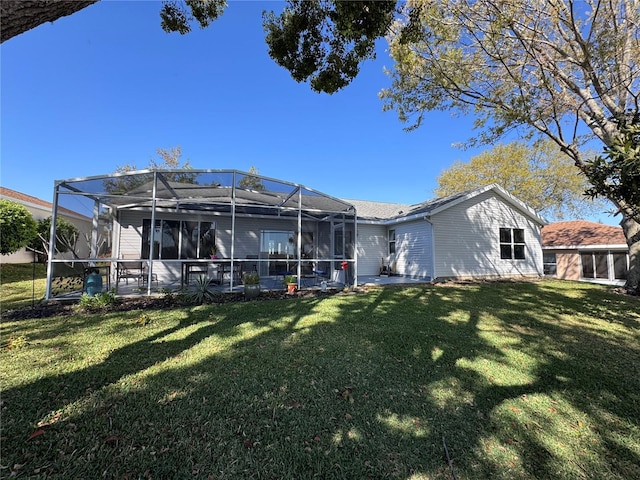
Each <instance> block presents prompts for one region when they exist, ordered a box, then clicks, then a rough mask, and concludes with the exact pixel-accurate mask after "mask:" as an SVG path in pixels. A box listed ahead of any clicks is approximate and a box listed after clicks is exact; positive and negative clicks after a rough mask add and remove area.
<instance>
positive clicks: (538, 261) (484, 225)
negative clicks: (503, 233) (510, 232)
mask: <svg viewBox="0 0 640 480" xmlns="http://www.w3.org/2000/svg"><path fill="white" fill-rule="evenodd" d="M431 221H432V223H433V229H434V243H435V258H436V260H435V261H436V265H435V276H436V277H441V278H447V277H486V276H520V275H525V276H527V275H542V245H541V234H540V228H539V226H538V225H537V224H536V223H534V222H533V220H531V219H530V218H529V217H528V216H525V215H523V214H522V213H520V212H519V211H518V210H516V209H514V208H512V207H511V206H510V205H508V204H507V203H505V202H504V201H502V199H501V198H499V197H497V196H496V195H495V194H494V193H493V192H491V191H489V192H485V193H483V194H481V195H478V196H476V197H474V198H472V199H470V200H467V201H465V202H462V203H460V204H458V205H455V206H453V207H451V208H448V209H446V210H444V211H442V212H440V213H438V214H436V215H434V216H433V217H432V218H431ZM500 228H516V229H523V230H524V237H525V238H524V241H525V259H524V260H506V259H501V258H500V233H499V229H500Z"/></svg>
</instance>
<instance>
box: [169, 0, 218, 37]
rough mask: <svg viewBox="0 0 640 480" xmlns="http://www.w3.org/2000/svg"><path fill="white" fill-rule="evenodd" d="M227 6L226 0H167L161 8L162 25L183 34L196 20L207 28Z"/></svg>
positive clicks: (170, 30)
mask: <svg viewBox="0 0 640 480" xmlns="http://www.w3.org/2000/svg"><path fill="white" fill-rule="evenodd" d="M226 7H227V2H226V1H225V0H184V5H183V4H182V2H177V1H166V2H164V3H163V5H162V9H161V10H160V19H161V22H160V26H161V27H162V29H163V30H164V31H165V32H167V33H170V32H178V33H180V34H181V35H184V34H185V33H189V32H190V31H191V23H192V22H194V21H196V22H197V23H198V24H199V25H200V28H206V27H208V26H209V24H210V23H211V22H212V21H213V20H215V19H217V18H218V17H219V16H220V15H222V13H223V12H224V9H225V8H226Z"/></svg>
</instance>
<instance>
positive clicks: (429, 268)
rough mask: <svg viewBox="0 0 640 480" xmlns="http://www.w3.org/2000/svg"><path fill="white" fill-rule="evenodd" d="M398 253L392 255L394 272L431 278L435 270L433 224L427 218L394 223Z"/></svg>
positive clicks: (407, 275)
mask: <svg viewBox="0 0 640 480" xmlns="http://www.w3.org/2000/svg"><path fill="white" fill-rule="evenodd" d="M394 228H395V231H396V254H395V255H392V256H391V258H390V260H391V266H392V268H393V269H394V273H396V274H397V275H403V276H405V277H413V278H431V277H432V272H433V254H432V240H431V239H432V235H431V224H430V223H429V222H428V221H426V220H423V219H421V220H415V221H412V222H406V223H400V224H397V225H394Z"/></svg>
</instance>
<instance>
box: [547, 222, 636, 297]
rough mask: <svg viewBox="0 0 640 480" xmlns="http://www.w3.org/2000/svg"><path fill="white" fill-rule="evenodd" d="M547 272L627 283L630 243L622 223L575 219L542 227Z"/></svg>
mask: <svg viewBox="0 0 640 480" xmlns="http://www.w3.org/2000/svg"><path fill="white" fill-rule="evenodd" d="M542 251H543V255H544V273H545V275H548V276H553V277H556V278H561V279H565V280H581V281H588V282H597V283H606V284H612V285H624V283H625V280H626V278H627V272H628V270H629V247H628V246H627V242H626V239H625V236H624V233H623V231H622V228H621V227H614V226H610V225H603V224H600V223H594V222H587V221H585V220H574V221H569V222H555V223H550V224H549V225H546V226H545V227H544V228H543V229H542Z"/></svg>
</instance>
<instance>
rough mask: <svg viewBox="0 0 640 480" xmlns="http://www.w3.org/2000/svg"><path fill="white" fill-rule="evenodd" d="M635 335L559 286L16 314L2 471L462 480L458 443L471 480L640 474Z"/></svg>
mask: <svg viewBox="0 0 640 480" xmlns="http://www.w3.org/2000/svg"><path fill="white" fill-rule="evenodd" d="M3 288H4V286H3ZM639 327H640V299H638V298H630V297H624V296H619V295H616V294H613V293H610V292H609V291H608V290H607V289H606V288H603V287H600V286H595V285H590V284H578V283H568V282H566V283H565V282H556V281H543V282H535V283H524V282H523V283H479V284H465V285H445V286H438V287H431V286H424V287H419V288H418V287H410V288H384V289H375V290H371V291H369V292H367V293H366V294H357V295H356V294H350V295H338V296H332V297H321V298H315V299H289V300H277V301H265V302H242V303H237V304H222V305H209V306H197V307H191V308H178V309H171V310H163V311H149V310H145V311H131V312H127V313H126V314H123V313H119V314H115V313H114V314H100V315H78V316H71V317H59V318H49V319H46V320H42V319H34V320H21V321H11V322H8V321H3V323H2V326H1V328H2V330H1V333H2V339H3V350H2V352H1V353H0V377H1V378H2V391H3V394H2V404H1V405H2V406H1V408H2V455H1V458H2V462H1V466H0V468H1V469H0V476H3V477H9V476H11V475H15V476H16V477H17V478H21V477H24V478H27V477H30V478H98V477H104V478H120V479H121V478H131V479H133V478H203V479H212V478H215V479H231V478H256V479H281V478H290V479H298V478H347V479H353V478H358V479H360V478H376V479H378V478H393V479H411V480H419V479H422V480H426V479H451V478H452V473H451V470H450V467H449V465H448V464H447V461H446V458H445V455H444V447H443V437H444V438H445V439H446V445H447V448H448V451H449V455H450V457H451V460H452V465H453V468H454V469H455V474H456V476H457V478H458V479H459V480H464V479H486V478H492V479H510V480H511V479H533V478H541V479H542V478H554V479H581V478H585V479H630V478H640V421H639V419H640V328H639ZM8 338H13V339H15V340H14V344H15V346H14V348H8V347H7V345H8V344H7V342H6V341H5V340H6V339H8Z"/></svg>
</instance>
